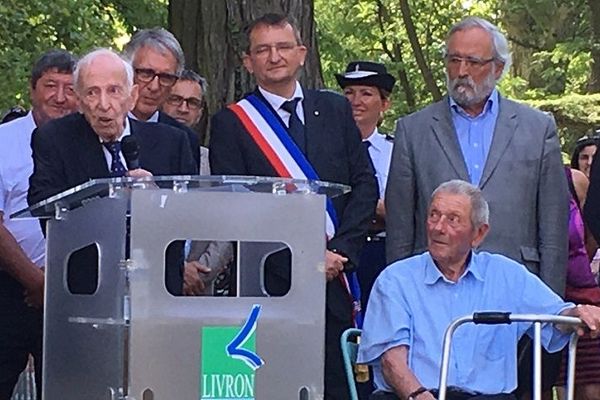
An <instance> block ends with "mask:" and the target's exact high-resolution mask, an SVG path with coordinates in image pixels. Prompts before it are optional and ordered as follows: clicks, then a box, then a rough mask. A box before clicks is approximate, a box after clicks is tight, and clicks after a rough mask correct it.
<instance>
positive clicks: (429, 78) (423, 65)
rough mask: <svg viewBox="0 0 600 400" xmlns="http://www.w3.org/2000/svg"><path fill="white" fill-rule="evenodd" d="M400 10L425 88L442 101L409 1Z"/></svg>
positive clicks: (401, 4)
mask: <svg viewBox="0 0 600 400" xmlns="http://www.w3.org/2000/svg"><path fill="white" fill-rule="evenodd" d="M591 1H594V0H591ZM400 10H401V11H402V20H403V21H404V26H405V27H406V33H407V35H408V40H409V42H410V47H412V49H413V52H414V54H415V61H416V62H417V65H418V66H419V69H420V70H421V74H422V75H423V79H424V80H425V86H427V89H428V90H429V92H430V93H431V95H432V96H433V100H434V101H438V100H441V99H442V94H441V93H440V88H438V86H437V84H436V83H435V78H434V77H433V73H432V72H431V68H429V65H427V62H426V61H425V57H424V56H423V50H422V49H421V44H420V43H419V38H418V37H417V31H416V29H415V25H414V24H413V21H412V16H411V14H410V6H409V5H408V0H400Z"/></svg>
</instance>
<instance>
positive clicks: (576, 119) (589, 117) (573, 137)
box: [527, 94, 600, 154]
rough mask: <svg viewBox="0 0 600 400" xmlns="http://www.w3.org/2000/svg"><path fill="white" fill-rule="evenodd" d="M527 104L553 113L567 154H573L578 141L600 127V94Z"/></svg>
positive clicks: (569, 96) (574, 95)
mask: <svg viewBox="0 0 600 400" xmlns="http://www.w3.org/2000/svg"><path fill="white" fill-rule="evenodd" d="M527 103H528V104H530V105H531V106H533V107H536V108H539V109H540V110H543V111H548V112H551V113H552V115H553V116H554V119H555V120H556V124H557V125H558V130H559V136H560V142H561V145H562V149H563V151H564V152H565V153H567V154H571V152H572V151H573V148H574V147H575V142H576V141H577V139H579V138H580V137H581V136H583V135H585V134H587V133H589V131H590V130H591V129H592V128H593V127H594V126H600V94H593V95H580V94H570V95H567V96H564V97H561V98H558V99H545V100H534V101H528V102H527Z"/></svg>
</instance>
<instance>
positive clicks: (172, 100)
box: [167, 94, 202, 110]
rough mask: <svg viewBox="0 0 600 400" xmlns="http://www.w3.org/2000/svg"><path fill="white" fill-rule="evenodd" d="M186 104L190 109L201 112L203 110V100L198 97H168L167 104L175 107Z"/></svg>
mask: <svg viewBox="0 0 600 400" xmlns="http://www.w3.org/2000/svg"><path fill="white" fill-rule="evenodd" d="M183 102H185V103H186V104H187V106H188V108H189V109H192V110H199V109H201V108H202V100H200V99H198V98H196V97H188V98H185V97H181V96H178V95H176V94H172V95H170V96H169V97H167V103H168V104H169V105H171V106H173V107H179V106H181V105H182V104H183Z"/></svg>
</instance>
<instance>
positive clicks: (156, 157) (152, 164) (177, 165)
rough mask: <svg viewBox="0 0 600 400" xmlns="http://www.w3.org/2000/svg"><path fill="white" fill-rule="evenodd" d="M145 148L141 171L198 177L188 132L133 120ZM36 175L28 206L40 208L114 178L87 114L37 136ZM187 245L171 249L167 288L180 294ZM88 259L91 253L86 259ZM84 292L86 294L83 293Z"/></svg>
mask: <svg viewBox="0 0 600 400" xmlns="http://www.w3.org/2000/svg"><path fill="white" fill-rule="evenodd" d="M129 122H130V127H131V135H133V136H135V137H136V139H137V142H138V144H139V146H140V151H139V162H140V167H141V168H143V169H145V170H147V171H150V172H151V173H152V174H153V175H155V176H159V175H194V174H197V173H198V168H197V166H196V164H195V163H194V160H193V157H192V154H191V151H190V147H189V142H188V140H187V137H186V135H185V133H184V132H182V131H181V130H179V129H175V128H173V127H170V126H168V125H165V124H160V123H158V124H155V123H145V122H139V121H135V120H131V119H130V120H129ZM31 141H32V143H31V146H32V150H33V161H34V165H33V174H32V175H31V177H30V178H29V193H28V196H27V200H28V202H29V204H30V205H31V204H35V203H37V202H39V201H41V200H44V199H46V198H48V197H50V196H53V195H55V194H58V193H61V192H63V191H65V190H67V189H70V188H72V187H74V186H77V185H80V184H82V183H85V182H86V181H88V180H90V179H95V178H107V177H110V171H109V168H108V165H107V162H106V158H105V157H104V152H103V150H102V144H101V143H100V140H99V139H98V136H97V135H96V133H95V132H94V131H93V130H92V127H91V126H90V125H89V123H88V122H87V121H86V119H85V118H84V116H83V115H82V114H79V113H74V114H71V115H68V116H66V117H63V118H60V119H57V120H53V121H50V122H48V123H47V124H45V125H44V126H42V127H41V128H39V129H36V131H35V132H34V133H33V135H32V139H31ZM182 248H183V247H182V245H176V246H171V247H170V248H169V250H168V251H167V255H166V257H167V266H168V267H167V278H166V279H167V287H168V288H169V291H171V292H172V293H176V294H177V293H180V292H181V282H182V280H181V279H182V278H181V271H180V265H181V263H180V260H182V258H181V257H182V254H183V253H182ZM81 257H82V259H84V260H85V259H86V257H88V258H87V259H88V260H89V257H91V255H90V254H87V253H86V254H83V255H81ZM82 293H86V291H85V289H83V291H82Z"/></svg>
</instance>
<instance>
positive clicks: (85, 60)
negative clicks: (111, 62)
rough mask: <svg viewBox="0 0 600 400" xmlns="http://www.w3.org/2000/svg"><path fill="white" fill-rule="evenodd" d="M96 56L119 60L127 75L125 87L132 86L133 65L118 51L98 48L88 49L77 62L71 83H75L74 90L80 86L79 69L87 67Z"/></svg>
mask: <svg viewBox="0 0 600 400" xmlns="http://www.w3.org/2000/svg"><path fill="white" fill-rule="evenodd" d="M98 56H110V57H113V58H114V59H115V60H116V61H117V62H121V63H122V64H123V69H124V70H125V75H126V77H127V88H128V89H130V88H131V87H132V86H133V67H132V66H131V64H130V63H129V61H127V60H125V59H124V58H123V57H121V56H120V55H119V53H117V52H115V51H113V50H111V49H107V48H100V49H95V50H92V51H90V52H89V53H87V54H86V55H85V56H83V57H82V58H81V59H80V60H79V61H78V62H77V66H76V67H75V71H73V84H74V85H75V90H76V91H79V88H80V81H79V80H80V79H81V78H80V75H81V70H82V69H83V68H84V67H87V66H88V65H89V64H90V63H91V62H92V61H93V60H94V59H95V58H96V57H98Z"/></svg>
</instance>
